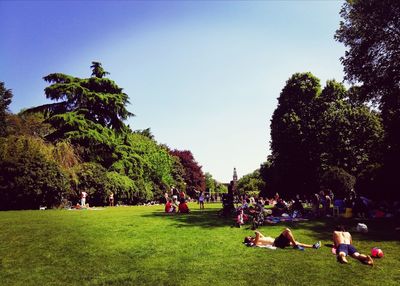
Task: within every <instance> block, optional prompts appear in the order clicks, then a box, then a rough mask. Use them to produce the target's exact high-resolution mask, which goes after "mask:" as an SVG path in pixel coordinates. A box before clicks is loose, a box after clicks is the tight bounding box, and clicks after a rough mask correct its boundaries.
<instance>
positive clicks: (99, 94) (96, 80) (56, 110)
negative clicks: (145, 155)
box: [26, 62, 133, 167]
mask: <svg viewBox="0 0 400 286" xmlns="http://www.w3.org/2000/svg"><path fill="white" fill-rule="evenodd" d="M91 68H92V76H91V77H90V78H84V79H82V78H78V77H73V76H70V75H66V74H62V73H52V74H49V75H48V76H45V77H44V80H46V81H47V82H49V83H51V85H50V86H48V87H47V88H46V89H45V94H46V97H47V98H49V99H51V100H54V101H56V102H55V103H50V104H45V105H41V106H38V107H35V108H31V109H28V110H27V111H26V112H27V113H29V112H30V113H32V112H38V111H39V112H43V113H44V114H45V116H46V122H48V123H50V124H51V126H52V127H53V128H54V132H52V133H50V134H49V135H48V136H47V139H49V140H51V141H57V140H63V139H69V140H71V141H72V142H73V143H74V144H79V145H81V146H83V147H84V148H85V152H83V154H82V155H83V157H89V158H87V159H88V160H90V159H93V158H91V157H93V156H95V159H96V160H97V161H99V162H100V163H101V164H102V165H104V166H105V167H109V165H111V164H112V163H113V161H114V159H113V158H112V157H113V156H112V154H113V151H114V148H115V145H116V140H118V137H120V135H121V134H123V133H124V131H126V130H127V129H128V127H127V126H126V125H125V124H124V122H123V121H124V120H125V119H127V118H128V117H129V116H132V115H133V114H132V113H130V112H129V111H128V110H127V108H126V106H127V104H128V103H129V101H128V95H127V94H125V93H124V92H123V91H122V88H120V87H118V85H117V84H116V83H115V82H114V81H112V80H110V79H108V78H105V77H104V76H105V75H107V74H108V73H107V72H106V71H104V69H103V68H102V66H101V64H100V63H98V62H92V66H91Z"/></svg>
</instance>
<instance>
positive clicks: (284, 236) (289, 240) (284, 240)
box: [244, 228, 321, 250]
mask: <svg viewBox="0 0 400 286" xmlns="http://www.w3.org/2000/svg"><path fill="white" fill-rule="evenodd" d="M255 234H256V236H255V237H252V236H246V237H245V238H244V243H246V244H248V245H251V246H253V245H254V246H261V247H263V246H275V247H279V248H285V247H287V246H293V248H294V249H299V250H304V248H314V249H318V248H320V247H321V242H320V241H318V242H316V243H314V244H312V245H311V244H305V243H301V242H298V241H296V240H295V238H294V235H293V233H292V231H291V230H290V229H289V228H286V229H285V230H284V231H283V232H282V233H281V234H280V235H279V236H278V237H277V238H273V237H270V236H264V235H263V234H261V232H259V231H256V232H255Z"/></svg>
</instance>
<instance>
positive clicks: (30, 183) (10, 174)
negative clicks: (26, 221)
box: [0, 136, 70, 210]
mask: <svg viewBox="0 0 400 286" xmlns="http://www.w3.org/2000/svg"><path fill="white" fill-rule="evenodd" d="M51 152H52V146H50V145H46V144H45V143H44V142H43V141H42V140H41V139H37V138H32V137H27V136H11V137H8V138H1V140H0V196H1V198H2V200H1V201H0V209H2V210H9V209H36V208H39V206H47V207H53V206H56V205H58V204H59V203H60V201H61V197H62V196H63V194H64V193H66V192H67V191H68V189H69V187H70V185H69V182H68V179H67V178H66V176H65V175H64V173H63V172H62V170H61V169H60V168H59V166H58V165H57V163H56V162H55V161H53V160H52V156H51Z"/></svg>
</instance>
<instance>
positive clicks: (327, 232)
mask: <svg viewBox="0 0 400 286" xmlns="http://www.w3.org/2000/svg"><path fill="white" fill-rule="evenodd" d="M358 223H364V224H366V225H367V226H368V232H366V233H361V232H358V231H357V230H356V227H357V224H358ZM337 225H343V226H344V227H345V229H346V230H347V231H349V232H350V233H351V235H352V238H353V240H354V241H371V240H372V241H375V242H384V241H397V242H399V241H400V231H398V230H397V231H396V228H398V227H399V221H398V219H396V218H380V219H365V220H357V219H346V218H325V219H315V220H309V221H305V222H302V223H301V224H297V225H296V226H295V227H294V228H295V229H296V228H300V229H306V230H310V231H312V232H313V233H314V237H315V238H316V239H318V240H325V241H326V240H327V239H330V240H331V239H332V233H333V231H334V230H335V227H336V226H337ZM326 246H327V247H332V245H326Z"/></svg>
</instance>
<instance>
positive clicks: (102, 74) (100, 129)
mask: <svg viewBox="0 0 400 286" xmlns="http://www.w3.org/2000/svg"><path fill="white" fill-rule="evenodd" d="M91 68H92V76H91V77H89V78H84V79H82V78H77V77H73V76H70V75H65V74H61V73H54V74H50V75H48V76H46V77H44V79H45V80H46V81H47V82H49V84H50V85H49V86H48V87H47V88H46V89H45V94H46V97H47V98H48V99H51V100H52V101H55V102H53V103H49V104H45V105H41V106H37V107H33V108H30V109H27V110H24V111H22V112H20V113H19V114H12V113H11V112H10V111H9V109H8V106H9V104H10V103H11V99H12V92H11V90H10V89H6V87H5V84H4V83H2V82H1V83H0V84H1V85H0V100H1V101H0V120H1V122H0V123H1V124H0V126H1V130H0V132H1V134H0V135H1V137H0V193H1V197H2V200H1V203H0V209H3V210H4V209H30V208H38V207H39V206H47V207H56V206H59V205H60V204H61V203H62V202H63V201H65V200H70V201H73V202H77V201H78V199H79V196H80V192H81V191H86V192H87V193H88V195H89V197H90V200H89V201H90V203H91V204H93V205H97V206H98V205H105V204H106V203H107V197H108V196H109V194H110V193H113V194H114V196H115V198H116V201H117V202H119V203H122V204H139V203H144V202H147V201H150V200H159V199H160V198H161V197H163V196H164V195H163V194H164V193H165V192H166V191H168V190H169V189H170V188H171V187H172V186H177V187H178V188H180V189H183V190H186V191H187V192H188V193H190V194H191V195H195V190H197V191H204V190H205V175H204V174H203V171H202V169H201V166H200V165H199V164H198V163H197V162H196V161H195V159H194V157H193V155H192V153H191V152H190V151H179V150H173V151H172V150H170V149H169V148H168V147H167V146H165V145H162V144H158V143H157V142H156V141H155V139H154V136H153V135H152V134H151V131H150V129H145V130H137V131H132V130H131V129H130V127H129V126H127V125H126V124H125V123H124V121H125V120H126V119H127V118H128V117H130V116H132V115H133V114H131V113H130V112H129V111H128V110H127V108H126V106H127V104H128V103H129V101H128V95H127V94H125V93H124V92H123V89H122V88H120V87H118V86H117V84H116V83H115V82H114V81H112V80H111V79H109V78H107V77H106V75H108V73H107V72H106V71H105V70H104V69H103V67H102V65H101V64H100V63H98V62H93V63H92V66H91Z"/></svg>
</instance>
